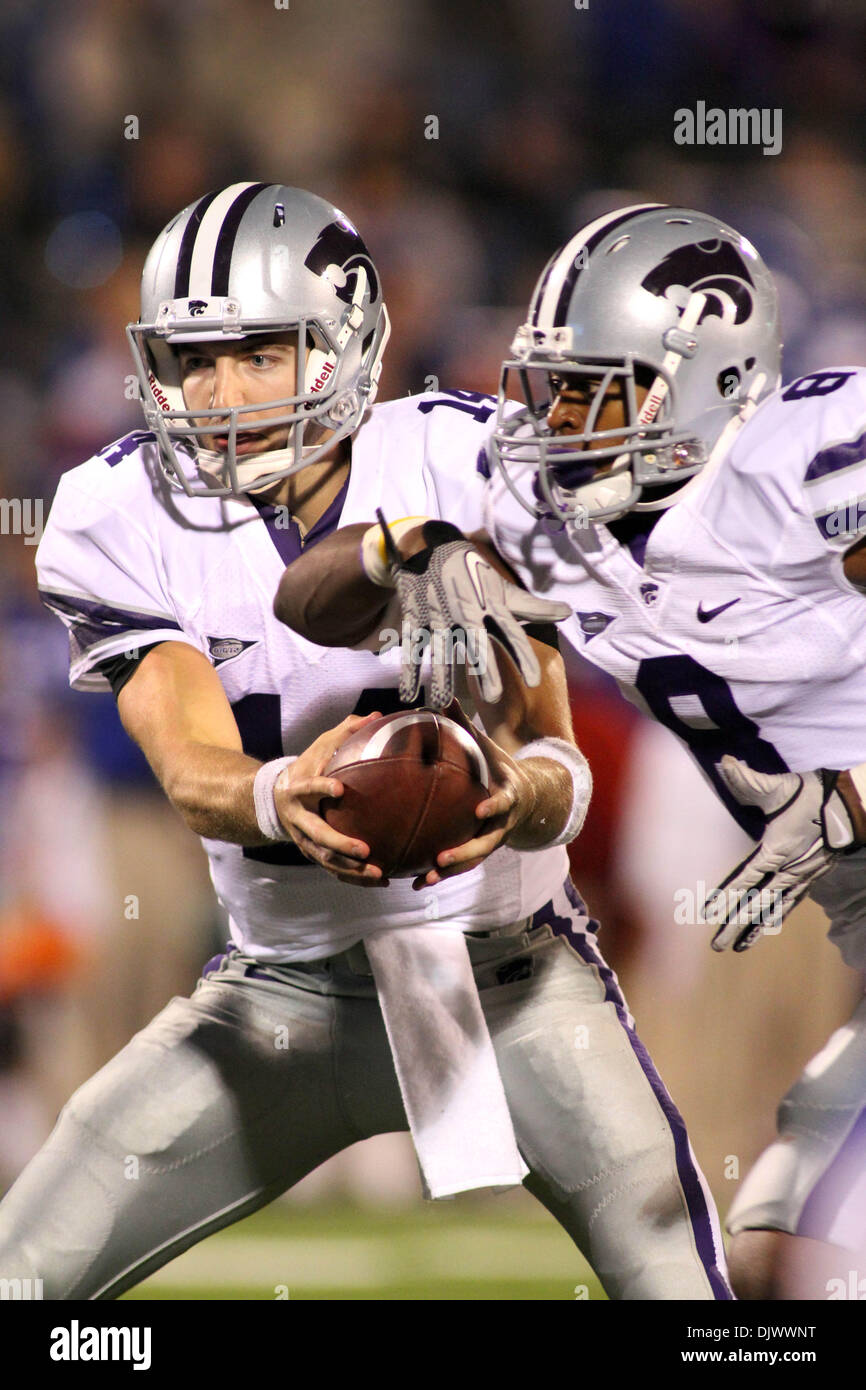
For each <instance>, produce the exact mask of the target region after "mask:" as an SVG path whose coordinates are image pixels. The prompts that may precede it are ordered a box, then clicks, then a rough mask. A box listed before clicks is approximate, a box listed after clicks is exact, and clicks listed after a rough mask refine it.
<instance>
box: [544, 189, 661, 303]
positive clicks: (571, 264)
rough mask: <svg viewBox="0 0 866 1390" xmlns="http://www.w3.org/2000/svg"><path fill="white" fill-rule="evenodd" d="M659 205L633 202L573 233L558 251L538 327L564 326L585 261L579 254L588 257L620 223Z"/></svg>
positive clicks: (659, 204)
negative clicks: (633, 203)
mask: <svg viewBox="0 0 866 1390" xmlns="http://www.w3.org/2000/svg"><path fill="white" fill-rule="evenodd" d="M663 206H664V204H663V203H636V204H635V206H634V207H630V208H624V209H623V208H618V209H617V210H616V212H608V213H606V214H605V216H604V217H597V218H596V220H595V221H594V222H590V223H589V225H588V226H586V227H582V228H581V230H580V231H579V232H577V233H575V235H574V236H573V237H572V238H571V241H568V242H566V244H565V246H563V248H562V250H561V251H560V253H559V264H558V265H557V267H556V270H555V272H554V273H553V274H552V275H551V277H550V280H549V281H548V284H547V288H546V290H545V293H544V298H543V300H542V303H541V305H540V308H539V312H538V324H539V327H542V328H553V327H561V326H562V324H563V323H564V321H565V314H566V312H567V310H568V305H569V302H570V300H571V296H572V293H573V292H574V287H575V285H576V283H577V279H578V276H579V275H580V272H581V271H582V270H583V269H584V266H583V265H582V264H581V261H583V260H585V257H583V256H580V255H579V252H581V251H585V252H586V253H587V255H588V254H589V252H591V251H594V250H595V248H596V246H598V245H599V243H600V242H601V241H603V240H604V238H605V237H606V236H607V234H608V233H609V232H612V231H613V230H614V228H615V227H619V226H620V225H621V223H623V222H629V221H631V219H632V218H633V217H634V216H635V215H636V214H637V213H640V212H649V211H650V210H651V209H653V208H658V207H663Z"/></svg>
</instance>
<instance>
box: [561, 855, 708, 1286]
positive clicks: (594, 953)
mask: <svg viewBox="0 0 866 1390" xmlns="http://www.w3.org/2000/svg"><path fill="white" fill-rule="evenodd" d="M565 888H566V893H567V895H568V897H569V901H571V902H572V905H573V906H575V903H574V899H575V898H576V899H577V904H579V905H580V906H579V907H578V909H577V910H578V911H580V910H581V908H582V907H583V904H582V903H581V901H580V898H579V897H578V895H577V893H576V890H575V889H574V888H573V887H572V885H571V884H570V883H568V882H566V885H565ZM569 889H571V892H569ZM572 895H573V896H572ZM551 906H552V905H551ZM541 911H542V912H544V911H545V909H544V908H542V909H541ZM550 925H551V926H552V929H553V932H554V935H556V936H564V937H565V939H566V940H567V941H568V943H569V945H570V946H571V947H572V948H573V950H574V951H576V953H577V954H578V955H579V956H580V958H581V960H584V961H586V963H587V964H588V965H594V966H595V968H596V969H597V971H598V973H599V977H600V979H601V981H602V984H603V985H604V997H605V1000H606V1001H607V1002H608V1003H611V1004H613V1006H614V1008H615V1009H616V1014H617V1018H618V1019H619V1021H620V1023H621V1024H622V1026H623V1028H624V1029H625V1031H626V1034H627V1035H628V1040H629V1043H630V1044H631V1048H632V1051H633V1052H634V1054H635V1056H636V1057H637V1060H638V1062H639V1063H640V1065H641V1068H642V1070H643V1073H644V1075H645V1076H646V1078H647V1080H648V1081H649V1083H650V1085H651V1086H652V1089H653V1093H654V1095H655V1097H656V1100H657V1101H658V1103H659V1105H660V1107H661V1110H662V1113H663V1115H664V1117H665V1119H666V1120H667V1122H668V1125H669V1127H670V1130H671V1133H672V1135H673V1139H674V1153H675V1156H676V1165H677V1173H678V1174H679V1179H680V1182H681V1183H682V1187H683V1192H684V1193H685V1197H686V1203H687V1205H688V1210H689V1217H690V1219H691V1223H692V1230H693V1231H694V1234H695V1243H696V1245H697V1250H698V1254H699V1256H700V1259H701V1263H702V1264H703V1266H704V1269H705V1270H706V1271H707V1277H708V1279H709V1281H710V1287H711V1288H712V1290H713V1293H714V1295H715V1297H716V1299H717V1300H730V1299H732V1298H733V1294H732V1293H731V1290H730V1289H729V1287H728V1284H727V1281H726V1279H725V1277H724V1275H723V1274H722V1272H721V1270H720V1269H719V1267H718V1264H717V1262H716V1260H717V1254H716V1242H715V1238H714V1236H713V1227H712V1222H711V1220H710V1214H709V1211H708V1210H707V1202H706V1198H705V1196H704V1191H703V1188H702V1187H701V1184H700V1180H699V1178H698V1174H697V1171H696V1169H695V1165H694V1163H693V1161H692V1156H691V1153H690V1150H689V1140H688V1135H687V1133H686V1127H685V1123H684V1121H683V1118H682V1116H681V1115H680V1112H679V1111H678V1110H677V1108H676V1106H675V1105H674V1103H673V1101H672V1100H671V1098H670V1096H669V1095H668V1093H667V1090H666V1089H665V1085H664V1082H663V1081H662V1079H661V1077H660V1076H659V1074H658V1072H657V1071H656V1069H655V1067H654V1066H653V1064H652V1060H651V1058H650V1056H649V1053H648V1052H647V1050H646V1048H645V1047H644V1045H643V1043H642V1042H641V1040H640V1038H639V1037H638V1035H637V1033H636V1032H635V1031H634V1028H633V1027H632V1026H631V1025H630V1022H629V1013H628V1010H627V1008H626V1004H625V999H624V998H623V996H622V993H621V991H620V988H619V984H618V982H617V978H616V976H615V975H614V973H613V971H612V970H611V968H610V966H608V965H607V964H605V961H604V959H603V957H602V956H601V955H600V954H599V952H598V949H597V948H596V946H595V943H594V942H593V941H592V940H591V939H590V938H589V937H588V936H586V935H585V934H584V933H583V932H582V931H575V929H574V926H573V923H572V922H570V921H569V920H568V919H567V918H565V917H562V916H558V915H557V914H555V913H553V915H552V920H551V922H550Z"/></svg>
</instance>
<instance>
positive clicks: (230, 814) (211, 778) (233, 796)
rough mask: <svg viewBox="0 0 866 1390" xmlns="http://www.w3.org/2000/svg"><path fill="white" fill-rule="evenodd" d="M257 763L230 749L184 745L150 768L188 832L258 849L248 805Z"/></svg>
mask: <svg viewBox="0 0 866 1390" xmlns="http://www.w3.org/2000/svg"><path fill="white" fill-rule="evenodd" d="M260 767H261V763H260V762H258V761H257V760H256V759H255V758H250V757H247V755H246V754H245V753H239V752H236V751H235V750H234V749H231V748H215V747H209V746H208V745H206V744H190V745H188V746H186V747H184V748H182V749H178V750H177V751H176V752H175V754H174V756H173V757H172V759H171V762H170V764H166V765H165V766H164V767H163V768H162V769H154V770H155V771H156V772H157V776H158V777H159V778H160V781H161V782H162V785H163V788H164V790H165V793H166V795H167V796H168V799H169V801H170V802H171V804H172V805H173V806H174V808H175V810H176V811H178V812H179V813H180V815H181V816H182V817H183V819H184V820H185V821H186V824H187V825H188V826H189V828H190V830H193V831H195V833H196V835H204V836H205V837H206V838H207V839H210V840H225V841H227V842H228V843H229V844H233V845H263V844H265V843H266V837H265V836H264V835H263V834H262V832H261V830H260V829H259V824H258V821H257V819H256V810H255V802H254V800H253V783H254V781H255V777H256V773H257V772H258V770H259V768H260Z"/></svg>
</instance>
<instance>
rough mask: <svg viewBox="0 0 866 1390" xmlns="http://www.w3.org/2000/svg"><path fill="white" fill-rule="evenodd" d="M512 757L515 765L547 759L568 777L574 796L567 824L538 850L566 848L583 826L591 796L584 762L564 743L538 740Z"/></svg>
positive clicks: (588, 772) (546, 739)
mask: <svg viewBox="0 0 866 1390" xmlns="http://www.w3.org/2000/svg"><path fill="white" fill-rule="evenodd" d="M512 757H513V758H514V761H515V762H520V760H521V759H522V758H548V759H549V760H550V761H551V762H553V763H559V765H560V767H564V768H565V769H566V771H567V772H568V773H569V774H570V776H571V785H572V793H573V794H572V798H571V810H570V812H569V815H568V820H567V821H566V822H565V825H564V826H563V827H562V830H561V831H560V832H559V834H558V835H557V836H556V837H555V838H554V839H552V840H547V841H546V842H545V844H543V845H539V846H538V848H539V849H552V848H553V846H554V845H567V844H568V843H569V841H571V840H573V839H574V837H575V836H576V835H577V834H578V832H579V830H580V828H581V826H582V825H583V822H584V820H585V818H586V812H587V807H588V806H589V801H590V797H591V796H592V773H591V772H590V770H589V763H588V762H587V761H586V758H585V757H584V756H583V754H582V753H581V751H580V749H579V748H575V746H574V744H573V743H566V741H565V739H564V738H537V739H535V740H534V742H532V743H527V744H525V746H524V747H523V748H521V749H520V750H519V752H517V753H513V754H512Z"/></svg>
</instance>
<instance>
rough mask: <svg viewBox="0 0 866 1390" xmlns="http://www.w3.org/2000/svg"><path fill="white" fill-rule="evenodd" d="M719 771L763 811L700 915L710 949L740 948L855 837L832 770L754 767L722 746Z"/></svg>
mask: <svg viewBox="0 0 866 1390" xmlns="http://www.w3.org/2000/svg"><path fill="white" fill-rule="evenodd" d="M718 766H719V771H720V773H721V775H722V777H723V778H724V779H725V781H726V782H727V784H728V786H729V787H730V789H731V791H732V792H733V794H734V796H735V797H736V798H737V800H738V801H739V802H740V803H741V804H742V805H743V806H758V807H759V808H760V809H761V810H762V811H763V812H764V814H765V816H766V817H767V825H766V828H765V830H764V835H763V838H762V839H761V841H760V843H759V844H758V845H757V846H756V848H755V849H754V850H753V851H752V853H751V854H748V855H747V856H746V858H745V859H744V860H743V861H742V862H741V863H740V864H738V865H737V867H736V868H735V869H734V870H733V872H732V873H730V874H729V875H728V877H727V878H726V879H724V880H723V881H722V882H721V883H720V884H719V886H718V888H716V889H715V890H714V892H713V893H711V894H710V895H709V897H708V898H707V901H706V903H705V904H704V909H703V918H704V921H705V922H708V923H710V924H711V925H713V926H717V927H718V930H717V931H716V934H715V936H714V937H713V940H712V946H713V949H714V950H716V951H724V950H726V949H727V947H728V946H731V945H732V946H733V948H734V950H735V951H745V950H747V948H748V947H749V946H752V945H753V944H754V942H755V941H757V939H758V937H759V936H760V935H761V932H762V931H763V930H766V929H770V930H771V931H774V932H775V931H778V929H779V928H780V926H781V925H782V922H783V921H784V920H785V918H786V917H787V916H788V913H789V912H790V911H791V909H792V908H794V907H795V906H796V905H797V903H798V902H799V901H800V899H801V898H803V897H805V895H806V893H807V892H808V891H809V888H810V886H811V885H812V884H813V883H814V882H815V880H816V879H817V878H820V877H821V875H822V874H825V873H826V872H827V870H828V869H830V868H831V867H832V865H833V863H834V860H835V859H836V857H837V855H838V854H839V853H841V852H843V851H844V850H848V849H851V848H854V847H856V846H857V844H858V843H859V841H858V839H857V835H856V832H855V830H854V825H853V823H852V819H851V815H850V813H849V810H848V807H847V806H846V804H845V802H844V801H843V799H842V797H841V796H840V795H839V792H838V791H837V789H836V779H837V777H838V773H835V772H826V771H821V772H805V773H799V772H781V773H773V772H755V771H754V770H753V769H752V768H750V767H749V766H748V764H747V763H744V762H740V760H739V759H738V758H734V757H731V755H730V754H725V756H724V757H723V758H722V761H721V763H719V765H718Z"/></svg>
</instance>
